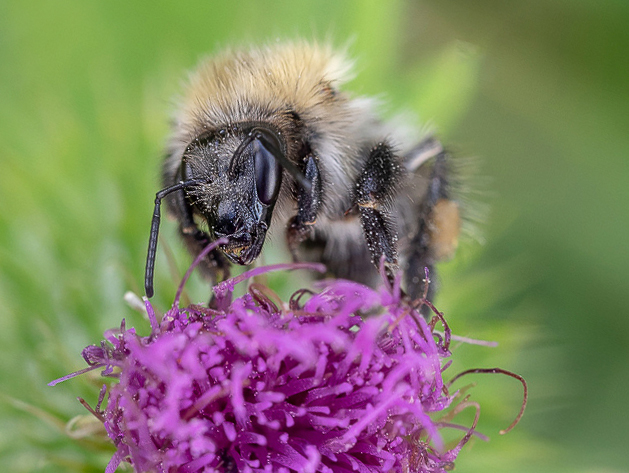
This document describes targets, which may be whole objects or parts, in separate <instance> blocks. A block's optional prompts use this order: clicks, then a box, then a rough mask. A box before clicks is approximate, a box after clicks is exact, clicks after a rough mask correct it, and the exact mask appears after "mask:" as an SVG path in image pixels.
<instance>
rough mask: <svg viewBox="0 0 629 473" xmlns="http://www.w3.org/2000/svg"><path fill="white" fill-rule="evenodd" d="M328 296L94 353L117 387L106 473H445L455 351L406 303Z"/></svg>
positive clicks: (347, 292)
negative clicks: (448, 361)
mask: <svg viewBox="0 0 629 473" xmlns="http://www.w3.org/2000/svg"><path fill="white" fill-rule="evenodd" d="M321 286H322V290H321V292H319V293H318V294H314V295H312V296H311V297H310V298H309V299H308V300H307V301H306V302H305V303H304V304H303V305H298V304H297V303H296V302H293V304H292V308H288V307H282V308H277V307H276V306H275V304H273V303H272V302H270V301H269V302H270V303H264V302H265V301H264V296H263V295H261V294H260V293H255V292H252V293H249V294H246V295H245V296H243V297H241V298H238V299H236V300H235V301H234V302H233V303H231V304H230V305H229V306H228V308H227V309H226V310H224V311H220V312H218V311H216V312H215V311H210V310H208V309H203V308H201V307H194V306H193V307H189V308H186V309H179V308H177V307H173V308H172V309H171V310H170V311H168V312H167V313H166V314H165V316H164V318H163V319H162V321H161V323H160V324H159V326H157V327H155V328H154V330H153V333H152V334H151V335H150V336H148V337H139V336H138V335H137V334H136V333H135V332H134V331H133V330H126V329H125V328H124V327H122V328H121V330H120V331H119V332H117V333H114V332H110V333H108V334H107V341H108V342H109V344H110V345H105V344H103V345H101V346H100V347H95V346H92V347H87V348H86V349H85V350H84V352H83V355H84V357H85V359H86V360H87V361H88V363H89V364H90V365H94V366H104V367H105V370H106V371H107V374H109V373H112V372H116V373H118V374H117V376H119V382H118V383H117V384H115V385H114V386H113V387H111V389H110V391H109V401H108V403H107V407H106V409H105V410H104V411H102V412H101V413H100V415H101V416H102V419H103V422H104V424H105V428H106V429H107V433H108V434H109V436H110V438H111V439H112V440H113V442H114V444H115V445H116V447H117V449H118V452H117V454H116V455H115V456H114V458H112V461H111V462H110V464H109V466H108V469H107V471H110V472H113V471H114V470H115V469H116V467H117V465H118V463H119V462H120V461H121V460H123V459H128V460H129V461H130V462H131V463H132V464H133V465H134V467H135V469H136V471H138V472H144V471H161V472H170V471H186V472H197V471H216V472H225V471H239V472H240V471H241V472H246V471H251V472H266V471H271V472H291V471H296V472H309V471H310V472H316V471H321V472H346V471H347V472H349V471H359V472H385V471H386V472H388V471H395V472H407V471H418V472H439V471H445V470H446V469H448V468H449V467H450V466H451V465H452V461H453V460H454V457H455V455H453V454H452V452H451V451H450V452H449V451H444V445H443V442H442V440H441V437H440V435H439V432H438V428H437V425H436V424H435V422H433V421H432V420H431V417H430V414H431V413H435V412H438V411H442V410H443V409H445V408H447V407H448V406H449V405H450V403H451V401H452V397H451V396H449V395H448V394H447V390H446V389H444V382H443V379H442V376H441V373H442V360H443V357H444V356H448V355H449V352H448V349H447V347H446V346H445V345H444V344H443V343H442V342H441V341H440V339H438V341H435V337H434V336H433V333H432V329H431V327H430V326H429V325H428V324H427V323H426V322H425V321H424V319H423V318H421V317H420V316H419V314H418V313H417V312H416V311H415V310H414V309H413V308H411V307H410V306H409V305H408V304H405V303H403V302H402V301H401V299H400V297H399V296H396V295H392V294H391V293H390V292H387V291H386V290H384V289H383V290H380V291H374V290H372V289H369V288H367V287H365V286H362V285H359V284H356V283H353V282H349V281H342V280H336V281H328V282H325V283H324V284H322V285H321ZM253 294H256V296H255V297H254V295H253ZM256 299H257V300H256ZM147 304H149V303H148V302H147ZM273 308H275V309H273ZM374 310H376V311H379V312H380V313H379V314H377V315H372V316H368V317H366V318H364V319H363V318H362V317H361V314H364V313H368V312H371V311H374Z"/></svg>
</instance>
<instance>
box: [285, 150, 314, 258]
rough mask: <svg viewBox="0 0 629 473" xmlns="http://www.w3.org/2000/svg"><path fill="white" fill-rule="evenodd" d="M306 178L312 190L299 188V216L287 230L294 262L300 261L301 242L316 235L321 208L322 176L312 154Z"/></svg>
mask: <svg viewBox="0 0 629 473" xmlns="http://www.w3.org/2000/svg"><path fill="white" fill-rule="evenodd" d="M304 176H305V177H306V180H307V181H308V182H310V184H311V185H310V189H309V190H307V189H305V188H304V187H301V186H300V187H299V191H298V195H297V206H298V210H297V215H295V216H294V217H293V218H291V219H290V221H289V222H288V227H287V228H286V241H287V243H288V248H289V250H290V252H291V255H292V256H293V260H294V261H297V260H298V259H299V254H298V248H299V245H300V244H301V242H303V241H305V240H306V239H308V238H312V237H313V235H314V230H313V225H314V224H315V222H316V221H317V212H318V211H319V207H320V206H321V176H320V174H319V167H318V166H317V159H316V158H315V157H314V156H313V155H312V154H309V155H308V156H307V157H306V159H305V169H304Z"/></svg>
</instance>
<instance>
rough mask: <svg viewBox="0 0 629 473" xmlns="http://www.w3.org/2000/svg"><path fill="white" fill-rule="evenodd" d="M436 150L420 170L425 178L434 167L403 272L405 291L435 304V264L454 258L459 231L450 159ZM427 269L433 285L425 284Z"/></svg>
mask: <svg viewBox="0 0 629 473" xmlns="http://www.w3.org/2000/svg"><path fill="white" fill-rule="evenodd" d="M433 150H434V151H435V155H434V156H429V157H428V158H429V159H430V160H431V161H432V162H429V163H426V162H424V163H423V164H422V165H421V167H420V168H419V170H418V173H419V174H424V175H425V172H422V171H423V170H424V168H426V167H428V166H430V165H431V166H432V168H431V169H430V175H429V176H430V177H429V179H428V186H427V190H426V193H425V195H424V197H423V199H422V200H421V202H420V204H419V207H418V217H419V221H418V226H417V231H416V232H415V234H414V235H413V236H412V237H411V239H410V244H409V245H408V252H407V255H406V264H405V268H404V269H405V271H404V282H405V286H406V290H407V292H408V295H409V296H410V297H411V299H413V300H416V299H422V298H425V299H427V300H429V301H431V300H432V298H433V296H434V293H435V289H436V273H435V263H436V262H438V261H441V260H444V259H448V258H450V257H451V256H452V255H453V254H454V251H455V250H456V246H457V243H458V236H459V230H460V217H459V209H458V205H457V203H456V202H455V201H454V200H452V198H451V195H450V194H451V192H450V185H449V181H448V179H449V177H450V159H449V156H448V154H447V153H446V152H445V150H443V148H441V147H434V148H433ZM407 167H410V166H407ZM409 170H411V171H413V169H409ZM425 268H427V270H428V276H429V279H430V281H426V269H425ZM421 311H422V314H423V315H424V316H426V317H427V316H428V315H429V313H430V309H429V308H428V307H427V306H426V305H424V306H423V307H422V309H421Z"/></svg>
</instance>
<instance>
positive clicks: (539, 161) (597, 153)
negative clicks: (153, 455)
mask: <svg viewBox="0 0 629 473" xmlns="http://www.w3.org/2000/svg"><path fill="white" fill-rule="evenodd" d="M628 25H629V2H627V1H625V0H617V1H613V0H608V1H604V2H596V1H587V0H531V1H529V2H505V1H502V2H500V1H495V0H476V1H474V2H470V1H468V0H425V1H416V2H411V1H397V0H396V1H387V2H384V1H381V2H376V1H359V0H354V1H347V2H339V1H332V0H330V1H320V2H315V1H310V2H294V1H288V0H286V1H276V2H271V1H268V2H262V1H238V2H236V1H234V2H223V1H196V2H193V1H190V2H167V1H155V0H154V1H151V2H149V1H138V2H128V1H122V0H110V1H107V2H104V1H103V2H95V1H78V0H77V1H56V2H23V1H19V0H3V1H2V2H0V321H1V329H0V347H1V348H0V350H1V352H0V353H1V354H2V356H0V384H1V386H0V467H1V469H2V471H11V472H27V471H42V472H44V471H45V472H68V471H71V472H79V471H80V472H97V471H103V470H104V466H105V464H106V462H107V460H108V458H109V457H110V455H111V449H108V448H103V447H102V446H101V444H99V443H97V442H94V441H93V440H92V439H78V440H74V439H70V438H69V437H68V436H67V435H66V434H65V432H64V424H65V423H66V422H67V421H68V420H69V419H70V418H71V417H73V416H75V415H78V414H84V412H85V411H84V410H83V408H82V407H81V406H80V405H79V403H78V402H76V401H75V397H76V396H83V397H85V398H86V399H87V400H88V401H90V402H91V403H92V404H93V402H94V400H95V399H96V396H97V390H98V386H99V383H100V380H99V378H98V376H84V377H82V378H79V379H74V380H72V381H69V382H66V383H63V384H61V385H60V386H57V387H55V388H50V387H47V386H46V383H47V382H48V381H50V380H51V379H54V378H56V377H59V376H62V375H63V374H66V373H67V372H69V371H72V370H75V369H79V368H82V367H83V363H82V360H81V358H80V351H81V349H82V348H83V347H84V346H86V345H88V344H91V343H96V342H98V341H99V340H100V339H101V335H102V333H103V331H104V330H105V329H108V328H111V327H114V326H116V325H118V324H119V322H120V319H121V318H122V317H126V318H127V320H128V321H129V323H130V324H131V325H134V326H137V327H141V329H140V331H143V330H144V331H146V327H147V324H146V322H144V321H143V320H142V317H141V316H140V315H138V314H135V313H134V312H132V311H131V310H130V309H128V308H127V307H126V305H125V304H124V303H123V300H122V296H123V294H124V292H125V291H127V290H133V291H135V292H136V293H139V292H140V290H141V286H142V277H143V267H144V258H145V250H146V243H147V237H148V230H149V220H150V215H151V212H152V201H153V196H154V193H155V191H156V189H157V187H158V175H159V171H158V170H159V162H160V157H161V156H162V146H163V143H164V141H165V137H166V134H167V124H168V119H169V113H170V111H171V110H172V105H171V104H172V102H171V99H172V98H173V96H174V95H175V94H176V93H177V92H178V91H179V86H180V84H181V81H182V79H184V78H185V74H186V71H187V70H189V69H190V68H191V67H193V66H194V65H195V64H196V63H197V61H198V60H199V59H200V58H201V57H202V56H203V55H205V54H207V53H211V52H212V51H216V50H218V49H219V48H221V47H222V46H225V45H231V44H248V43H256V42H261V41H275V40H276V39H278V38H279V39H282V38H294V37H305V38H329V39H331V40H332V41H333V42H334V43H335V44H338V45H345V44H347V43H348V41H349V40H351V42H350V48H349V50H350V52H351V54H352V55H353V56H355V57H356V59H357V69H358V76H357V78H356V79H355V80H354V81H353V82H352V83H350V84H349V85H348V87H347V88H348V89H350V90H352V91H353V92H355V93H356V94H365V95H374V94H375V95H379V96H380V97H382V98H383V100H385V101H386V102H387V103H388V104H389V105H388V107H387V112H386V113H389V114H393V112H394V111H397V110H403V111H410V112H412V113H414V114H416V115H417V116H418V118H419V120H421V122H422V123H426V122H428V123H431V124H433V125H434V126H435V127H436V129H437V130H439V133H440V135H441V136H442V137H443V139H444V140H445V141H446V142H447V143H449V144H450V145H451V146H452V147H453V148H454V149H455V150H456V152H457V154H460V155H463V156H475V157H478V159H477V168H478V170H477V171H476V174H477V176H478V177H477V178H476V188H477V189H480V190H481V191H482V192H481V193H480V195H479V196H473V199H476V200H477V201H479V202H485V203H489V204H490V208H491V210H490V212H489V213H488V216H487V217H486V218H485V221H484V223H483V224H481V225H480V226H479V232H478V233H479V234H480V235H481V236H482V240H484V244H481V243H478V242H474V239H470V241H468V242H466V243H465V244H464V245H463V247H462V249H461V251H460V254H459V257H458V258H457V259H456V260H455V261H452V262H449V263H447V264H445V265H444V266H443V271H442V281H443V290H442V292H441V294H440V297H439V299H438V301H437V305H438V306H439V307H440V308H441V309H442V310H444V311H445V313H446V316H447V318H448V320H449V321H450V324H451V326H452V328H453V329H454V331H455V332H456V333H458V334H460V335H467V336H472V337H476V338H484V339H488V340H496V341H498V342H500V345H499V347H497V348H483V347H474V346H460V347H458V348H457V349H456V350H455V355H454V356H455V358H456V359H457V360H458V361H457V366H456V367H455V369H464V368H472V367H477V366H483V367H493V366H501V367H503V368H506V369H510V370H513V371H516V372H518V373H520V374H522V375H523V376H524V377H525V378H526V379H527V380H528V382H529V386H530V401H529V405H528V408H527V412H526V414H525V417H524V418H523V420H522V422H521V424H520V425H519V426H518V427H517V428H516V429H515V430H514V431H513V432H511V433H510V434H508V435H506V436H500V435H499V434H498V430H499V429H501V428H504V427H506V426H507V425H508V424H509V423H510V422H511V420H512V418H513V417H514V416H515V414H516V412H517V410H518V408H519V403H520V398H521V388H520V386H519V385H518V384H517V382H515V381H513V380H511V379H508V378H506V377H500V376H487V375H483V376H481V375H478V376H476V378H475V379H474V381H477V382H478V386H477V387H476V388H474V390H473V392H472V394H473V398H474V399H475V400H477V401H479V402H480V403H481V406H482V412H481V422H480V424H479V429H480V430H481V431H482V432H484V433H486V434H488V435H490V436H491V441H490V442H488V443H484V442H481V441H475V442H472V444H471V445H469V446H467V447H466V448H465V449H464V450H463V452H462V453H461V455H460V457H459V460H458V462H457V471H461V472H487V471H498V470H499V471H509V472H546V471H548V472H551V471H552V472H615V471H629V470H628V469H627V468H628V467H627V464H628V460H629V457H628V456H627V447H626V443H627V440H629V436H628V435H627V427H628V426H629V407H628V405H627V402H626V393H627V392H629V317H627V315H628V314H627V289H628V285H627V281H628V280H629V244H627V235H629V219H628V218H627V213H628V210H627V208H628V203H629V160H628V157H629V131H628V130H629V56H628V54H627V51H628V50H629V27H628ZM163 236H164V238H163V240H162V242H163V243H164V244H162V246H161V248H162V249H163V250H162V251H161V252H160V257H159V259H158V275H157V295H158V297H157V298H156V299H155V300H156V301H157V302H156V303H157V305H158V306H159V307H161V308H165V307H167V306H168V303H169V301H170V300H171V298H172V295H173V293H174V286H175V283H174V282H173V281H174V280H176V279H177V278H178V277H179V276H172V275H171V273H172V272H173V271H174V272H175V273H176V274H177V273H178V274H181V273H182V271H183V270H184V269H185V268H186V266H187V264H188V262H189V259H188V257H187V256H186V255H185V254H184V252H183V251H182V250H181V248H180V245H179V242H178V241H177V239H176V238H175V234H174V224H173V223H172V222H167V224H166V225H165V227H164V232H163ZM166 245H169V246H170V248H171V249H172V251H173V253H174V260H175V261H176V266H177V268H176V269H173V270H170V269H169V265H168V261H167V259H166V258H165V256H164V255H165V253H166V251H165V249H166ZM284 279H287V278H284ZM277 281H278V282H276V283H277V284H282V277H281V276H280V277H279V278H277ZM191 293H192V294H193V298H195V299H196V300H203V298H205V297H206V294H207V288H205V287H204V286H203V284H202V283H201V282H199V281H198V280H196V281H194V282H193V284H192V289H191ZM452 372H454V370H453V371H452ZM469 381H472V379H471V377H470V379H469Z"/></svg>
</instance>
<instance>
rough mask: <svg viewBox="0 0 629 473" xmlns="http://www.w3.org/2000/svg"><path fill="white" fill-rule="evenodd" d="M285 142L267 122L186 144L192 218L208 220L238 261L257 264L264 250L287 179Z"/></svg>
mask: <svg viewBox="0 0 629 473" xmlns="http://www.w3.org/2000/svg"><path fill="white" fill-rule="evenodd" d="M284 149H285V146H284V145H283V143H282V142H281V138H280V137H279V136H278V134H277V133H276V132H275V131H273V130H272V129H271V128H269V127H268V126H265V125H264V124H256V125H252V124H243V125H235V126H232V127H231V128H230V129H229V130H226V129H220V130H217V131H215V132H210V133H204V134H203V135H202V136H200V137H199V138H197V139H195V140H194V141H193V142H192V143H191V144H190V145H189V146H188V147H187V148H186V151H185V153H184V155H183V158H182V162H181V171H180V172H181V176H182V179H183V180H184V181H189V180H195V181H200V185H198V186H195V187H192V188H190V189H186V191H185V199H186V202H187V204H188V205H189V206H190V210H191V212H192V215H193V217H194V218H195V219H196V220H197V221H199V220H201V221H202V222H203V223H205V224H206V225H207V228H208V231H209V234H210V236H211V237H212V239H218V238H227V240H228V243H227V244H226V245H223V246H222V250H223V252H224V254H225V256H227V258H228V259H229V260H230V261H231V262H232V263H235V264H241V265H247V264H250V263H252V262H253V261H254V260H255V259H256V258H257V257H258V256H259V254H260V252H261V251H262V246H263V244H264V240H265V238H266V233H267V230H268V228H269V226H270V223H271V217H272V214H273V208H274V207H275V203H276V202H277V198H278V195H279V191H280V186H281V184H282V167H281V164H280V163H281V161H282V160H283V159H284V158H283V156H284Z"/></svg>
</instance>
